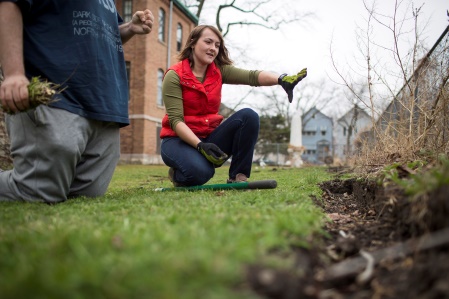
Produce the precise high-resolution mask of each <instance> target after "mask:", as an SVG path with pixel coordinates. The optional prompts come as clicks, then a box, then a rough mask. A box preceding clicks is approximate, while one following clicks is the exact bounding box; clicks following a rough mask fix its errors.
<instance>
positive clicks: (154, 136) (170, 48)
mask: <svg viewBox="0 0 449 299" xmlns="http://www.w3.org/2000/svg"><path fill="white" fill-rule="evenodd" d="M116 6H117V10H118V12H119V13H120V15H121V16H122V17H123V18H124V20H125V21H128V20H130V18H131V17H132V14H133V13H134V12H135V11H137V10H144V9H145V8H148V9H150V10H151V12H152V13H153V15H154V19H155V22H154V26H153V31H152V32H151V33H150V34H148V35H145V36H136V37H134V38H133V39H131V40H130V41H129V42H128V43H126V44H125V46H124V51H125V60H126V62H127V68H128V78H129V88H130V100H129V114H130V121H131V125H130V126H127V127H125V128H123V129H122V130H121V136H120V137H121V162H123V163H139V164H162V163H163V162H162V160H161V158H160V139H159V132H160V129H161V121H162V118H163V116H164V115H165V107H164V105H163V102H162V94H161V87H162V76H163V74H164V72H165V71H166V70H167V68H168V67H169V66H170V65H172V64H173V63H175V62H177V58H176V57H177V54H178V53H179V51H180V50H181V48H182V47H183V46H184V44H185V42H186V40H187V37H188V35H189V33H190V32H191V31H192V29H193V28H194V27H195V26H196V25H197V24H198V18H197V17H196V16H195V15H193V14H192V13H191V12H190V11H189V10H188V9H187V8H186V7H185V6H184V5H183V4H182V3H181V2H180V1H179V0H134V1H132V0H116Z"/></svg>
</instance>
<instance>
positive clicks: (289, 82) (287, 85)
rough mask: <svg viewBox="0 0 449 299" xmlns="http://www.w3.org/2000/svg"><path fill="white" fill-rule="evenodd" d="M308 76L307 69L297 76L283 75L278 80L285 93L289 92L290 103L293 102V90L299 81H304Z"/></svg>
mask: <svg viewBox="0 0 449 299" xmlns="http://www.w3.org/2000/svg"><path fill="white" fill-rule="evenodd" d="M306 76H307V68H304V69H302V70H301V71H300V72H299V73H297V74H296V75H291V76H287V74H282V75H280V76H279V78H278V83H279V85H281V86H282V88H284V90H285V92H287V96H288V101H289V102H290V103H291V102H292V101H293V89H294V88H295V86H296V84H298V82H299V81H301V80H302V79H304V78H305V77H306Z"/></svg>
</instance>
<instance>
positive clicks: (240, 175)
mask: <svg viewBox="0 0 449 299" xmlns="http://www.w3.org/2000/svg"><path fill="white" fill-rule="evenodd" d="M246 181H248V178H247V177H246V175H244V174H243V173H237V175H236V176H235V179H231V178H229V179H228V180H227V181H226V182H227V183H228V184H232V183H245V182H246Z"/></svg>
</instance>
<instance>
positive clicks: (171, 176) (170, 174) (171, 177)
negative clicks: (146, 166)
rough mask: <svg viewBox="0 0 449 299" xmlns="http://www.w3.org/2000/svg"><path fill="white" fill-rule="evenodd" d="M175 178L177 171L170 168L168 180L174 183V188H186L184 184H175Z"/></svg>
mask: <svg viewBox="0 0 449 299" xmlns="http://www.w3.org/2000/svg"><path fill="white" fill-rule="evenodd" d="M174 176H175V169H174V168H173V167H170V169H168V178H169V179H170V181H171V182H172V183H173V186H175V187H185V186H184V185H183V184H180V183H177V182H175V181H174V180H173V177H174Z"/></svg>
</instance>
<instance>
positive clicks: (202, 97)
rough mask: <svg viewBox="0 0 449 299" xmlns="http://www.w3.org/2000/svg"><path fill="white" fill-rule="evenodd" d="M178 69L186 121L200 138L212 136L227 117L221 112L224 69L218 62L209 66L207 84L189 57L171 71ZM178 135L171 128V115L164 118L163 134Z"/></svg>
mask: <svg viewBox="0 0 449 299" xmlns="http://www.w3.org/2000/svg"><path fill="white" fill-rule="evenodd" d="M169 70H174V71H175V72H176V73H177V74H178V76H179V81H180V84H181V89H182V99H183V108H184V121H185V123H186V125H187V126H188V127H189V128H190V129H191V130H192V131H193V133H195V135H196V136H198V137H199V138H205V137H207V136H209V134H210V133H212V131H213V130H214V129H215V128H216V127H218V125H219V124H220V123H221V122H222V120H223V116H221V115H219V114H218V110H219V108H220V104H221V87H222V78H221V72H220V70H219V69H218V67H217V66H216V65H215V63H212V64H210V65H209V66H208V68H207V71H206V78H205V80H204V82H203V83H201V82H200V81H198V79H197V78H196V77H195V75H194V74H193V72H192V69H191V68H190V63H189V60H188V59H184V60H183V61H181V62H178V63H177V64H175V65H173V66H172V67H171V68H169V69H168V70H167V72H168V71H169ZM171 136H177V135H176V133H175V132H174V131H173V130H172V129H171V127H170V122H169V120H168V115H167V114H166V115H165V116H164V118H163V119H162V129H161V134H160V137H161V138H164V137H171Z"/></svg>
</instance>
